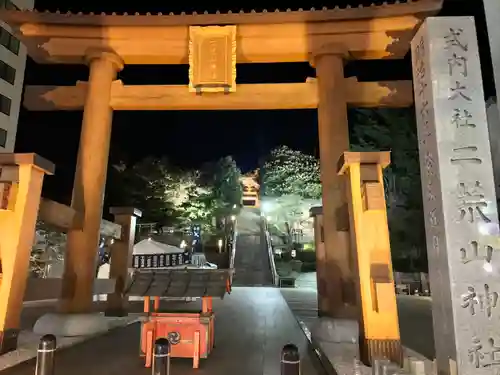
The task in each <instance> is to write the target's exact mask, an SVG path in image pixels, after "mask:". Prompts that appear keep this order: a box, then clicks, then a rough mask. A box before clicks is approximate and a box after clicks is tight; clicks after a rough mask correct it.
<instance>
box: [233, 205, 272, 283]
mask: <svg viewBox="0 0 500 375" xmlns="http://www.w3.org/2000/svg"><path fill="white" fill-rule="evenodd" d="M236 231H237V232H238V237H237V239H236V256H235V260H234V268H235V276H234V279H233V285H234V286H272V285H273V276H272V273H271V266H270V264H269V254H268V250H267V244H266V237H265V233H264V231H263V229H262V226H261V218H260V213H259V211H258V210H254V209H249V208H246V209H243V210H242V212H241V214H240V215H239V216H238V221H237V223H236Z"/></svg>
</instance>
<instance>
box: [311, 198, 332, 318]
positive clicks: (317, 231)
mask: <svg viewBox="0 0 500 375" xmlns="http://www.w3.org/2000/svg"><path fill="white" fill-rule="evenodd" d="M309 214H310V216H311V217H312V218H313V220H314V224H313V225H314V248H315V251H316V283H317V289H318V315H319V316H325V315H328V296H327V294H326V290H327V289H326V288H327V283H328V277H327V270H326V268H325V267H326V262H325V256H326V254H325V234H324V229H323V207H312V208H311V209H310V210H309Z"/></svg>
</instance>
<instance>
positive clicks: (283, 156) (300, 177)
mask: <svg viewBox="0 0 500 375" xmlns="http://www.w3.org/2000/svg"><path fill="white" fill-rule="evenodd" d="M261 174H262V176H261V177H262V182H263V187H264V193H265V195H266V196H273V197H279V196H284V195H297V196H299V197H302V198H311V199H317V198H319V197H321V182H320V169H319V161H318V159H316V158H315V157H314V156H312V155H307V154H304V153H302V152H300V151H295V150H292V149H290V148H289V147H287V146H281V147H278V148H276V149H274V150H272V151H271V153H270V155H269V157H268V158H267V160H266V162H265V163H264V167H263V168H262V170H261Z"/></svg>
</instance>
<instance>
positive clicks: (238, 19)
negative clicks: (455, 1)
mask: <svg viewBox="0 0 500 375" xmlns="http://www.w3.org/2000/svg"><path fill="white" fill-rule="evenodd" d="M442 3H443V0H413V1H412V0H408V1H407V2H405V3H402V2H399V1H398V0H396V1H395V2H394V4H389V3H388V2H383V3H382V4H375V3H372V4H371V5H369V6H363V5H359V6H356V7H353V6H350V5H347V6H346V7H344V8H340V7H339V6H336V7H333V8H332V7H330V8H328V7H322V8H317V9H316V8H311V9H309V10H304V9H302V8H300V9H298V10H291V9H286V10H281V9H276V10H266V9H264V10H262V11H260V12H257V11H255V10H251V11H250V12H245V11H243V10H241V11H240V12H235V13H233V12H231V11H228V12H227V13H221V12H219V11H216V12H215V13H209V12H208V11H205V12H203V13H197V12H193V13H192V14H186V13H185V12H181V13H177V14H175V13H173V12H170V13H168V14H163V13H156V14H151V13H146V14H140V13H134V14H128V13H123V14H117V13H116V12H113V13H111V14H109V13H101V14H94V13H87V14H84V13H82V12H79V13H76V14H75V13H71V12H67V13H61V12H60V11H56V12H49V11H46V12H39V11H37V10H32V11H31V10H21V11H16V10H1V11H0V18H1V19H2V20H4V21H5V22H7V23H9V24H11V25H13V24H23V23H33V24H40V23H44V24H64V25H69V24H71V25H82V26H83V25H85V26H91V25H95V26H138V25H148V26H189V25H224V24H234V25H237V24H262V23H264V24H265V23H297V22H324V21H336V20H339V21H340V20H351V19H367V18H368V19H369V18H380V17H397V16H403V15H408V14H413V15H416V16H422V17H424V16H427V15H429V14H435V13H436V12H438V11H439V10H440V9H441V7H442Z"/></svg>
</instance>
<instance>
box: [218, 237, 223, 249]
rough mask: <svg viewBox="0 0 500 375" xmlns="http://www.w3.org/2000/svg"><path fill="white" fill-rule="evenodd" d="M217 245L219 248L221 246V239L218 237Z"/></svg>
mask: <svg viewBox="0 0 500 375" xmlns="http://www.w3.org/2000/svg"><path fill="white" fill-rule="evenodd" d="M217 245H218V246H219V249H220V248H222V239H219V241H217Z"/></svg>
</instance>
